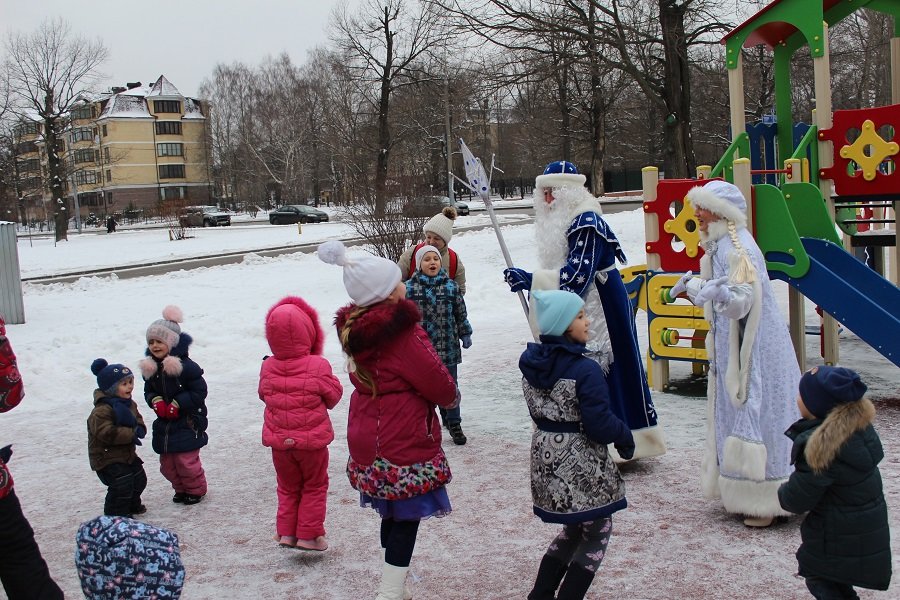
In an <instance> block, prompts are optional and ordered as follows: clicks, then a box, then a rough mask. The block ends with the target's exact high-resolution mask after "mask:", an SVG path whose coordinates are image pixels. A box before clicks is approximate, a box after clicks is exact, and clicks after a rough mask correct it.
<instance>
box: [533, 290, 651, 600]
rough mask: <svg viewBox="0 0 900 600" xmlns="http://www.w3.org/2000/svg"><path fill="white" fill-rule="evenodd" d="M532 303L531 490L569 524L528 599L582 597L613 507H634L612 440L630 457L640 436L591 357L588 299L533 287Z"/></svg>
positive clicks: (557, 519) (539, 509) (545, 514)
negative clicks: (536, 339) (620, 413)
mask: <svg viewBox="0 0 900 600" xmlns="http://www.w3.org/2000/svg"><path fill="white" fill-rule="evenodd" d="M531 302H532V306H533V309H534V311H535V313H536V315H537V324H538V328H539V330H540V332H541V336H540V340H541V343H540V344H537V343H529V344H528V347H527V348H526V350H525V352H523V353H522V356H521V358H520V359H519V369H520V370H521V371H522V375H523V378H522V387H523V389H524V392H525V402H526V403H527V404H528V411H529V412H530V413H531V418H532V420H533V421H534V423H535V427H536V428H535V431H534V433H533V434H532V438H531V495H532V498H533V500H534V514H536V515H537V516H539V517H540V518H541V519H542V520H543V521H544V522H547V523H561V524H563V530H562V531H561V532H560V533H559V535H557V536H556V539H554V540H553V542H552V543H551V544H550V547H549V548H548V550H547V552H546V554H544V558H543V559H542V560H541V566H540V568H539V569H538V575H537V580H536V581H535V584H534V588H533V589H532V590H531V593H530V594H529V595H528V600H554V599H556V600H580V599H581V598H584V595H585V594H586V593H587V590H588V588H589V587H590V586H591V582H592V581H593V579H594V575H595V573H596V572H597V569H598V568H599V567H600V563H601V561H602V560H603V556H604V554H605V552H606V546H607V544H608V543H609V538H610V535H611V534H612V513H614V512H616V511H618V510H622V509H623V508H625V507H626V506H627V502H626V500H625V484H624V482H623V481H622V476H621V475H620V474H619V469H618V467H616V464H615V462H614V461H613V459H612V457H611V456H610V454H609V451H608V450H607V446H608V445H609V444H613V445H614V447H615V449H616V451H617V452H618V453H619V455H620V456H621V457H622V458H624V459H626V460H627V459H629V458H631V457H632V455H633V454H634V439H633V437H632V435H631V431H630V430H629V429H628V426H627V425H626V424H625V423H624V422H622V421H620V420H619V419H618V418H617V417H616V416H615V415H614V414H613V412H612V410H611V409H610V406H609V387H608V386H607V383H606V378H605V377H604V375H603V370H602V368H601V367H600V365H599V364H598V363H596V362H595V361H593V360H591V359H590V358H588V357H587V356H585V353H586V352H587V349H586V346H585V344H586V343H587V341H588V337H589V332H588V325H589V321H588V319H587V317H585V314H584V301H583V300H582V299H581V298H580V297H579V296H578V295H577V294H574V293H572V292H567V291H563V290H551V291H534V292H532V294H531ZM560 582H561V584H560ZM557 587H558V588H559V592H558V595H557Z"/></svg>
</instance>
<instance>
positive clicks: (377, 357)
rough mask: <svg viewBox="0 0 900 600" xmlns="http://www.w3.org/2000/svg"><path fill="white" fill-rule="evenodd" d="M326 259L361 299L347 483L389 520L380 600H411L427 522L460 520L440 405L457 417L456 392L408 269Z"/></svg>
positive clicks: (349, 316) (331, 254)
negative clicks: (453, 513) (425, 325)
mask: <svg viewBox="0 0 900 600" xmlns="http://www.w3.org/2000/svg"><path fill="white" fill-rule="evenodd" d="M319 258H321V259H322V260H323V261H325V262H327V263H331V264H337V265H341V266H343V267H344V287H345V288H346V289H347V293H348V294H349V296H350V298H351V299H352V300H353V302H352V303H351V304H348V305H347V306H345V307H343V308H341V309H340V310H339V311H338V313H337V317H336V318H335V325H336V326H337V330H338V335H339V336H340V340H341V347H342V348H343V349H344V352H345V353H346V354H347V356H348V358H349V362H348V370H349V371H350V381H351V383H353V387H354V391H353V394H352V395H351V396H350V414H349V418H348V423H347V446H348V448H349V450H350V460H349V461H348V463H347V475H348V476H349V478H350V483H351V485H353V487H354V488H355V489H356V490H357V491H359V494H360V503H361V505H362V506H371V507H372V508H374V509H375V510H376V511H377V512H378V514H379V515H380V516H381V547H382V548H384V550H385V555H384V565H383V568H382V569H383V570H382V576H381V586H380V588H379V591H378V595H377V596H376V600H391V599H399V598H403V597H404V593H405V590H404V587H405V581H406V574H407V571H408V570H409V563H410V560H411V559H412V552H413V548H414V546H415V543H416V535H417V532H418V529H419V522H420V521H421V520H422V519H424V518H427V517H431V516H438V517H440V516H444V515H446V514H449V513H450V498H449V497H448V496H447V490H446V487H445V486H446V484H447V483H449V482H450V477H451V474H450V465H449V464H448V463H447V457H446V456H444V451H443V450H442V449H441V424H440V421H439V419H438V416H437V413H436V411H435V406H443V407H445V408H452V407H453V405H454V404H455V401H456V384H455V383H454V381H453V378H452V377H451V376H450V373H449V372H448V371H447V368H446V367H445V366H444V363H443V362H441V359H440V358H439V357H438V355H437V353H436V352H435V350H434V347H433V346H432V345H431V342H430V341H429V340H428V335H427V334H426V333H425V330H423V329H422V327H421V326H420V325H419V321H420V320H421V319H422V316H421V313H420V312H419V309H418V308H417V307H416V305H415V303H414V302H412V301H411V300H407V299H406V286H405V285H403V283H401V281H400V275H401V273H400V267H398V266H397V265H396V264H395V263H393V262H392V261H390V260H388V259H386V258H380V257H375V256H369V255H361V256H353V257H350V256H347V255H346V254H345V248H344V245H343V244H342V243H340V242H326V243H324V244H322V245H321V246H319Z"/></svg>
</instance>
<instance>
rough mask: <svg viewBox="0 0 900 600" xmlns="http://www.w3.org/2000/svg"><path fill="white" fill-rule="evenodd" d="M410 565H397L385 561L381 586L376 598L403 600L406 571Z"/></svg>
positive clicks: (380, 599) (379, 599) (381, 599)
mask: <svg viewBox="0 0 900 600" xmlns="http://www.w3.org/2000/svg"><path fill="white" fill-rule="evenodd" d="M407 571H409V567H395V566H394V565H390V564H388V563H384V566H383V567H382V571H381V586H380V587H379V588H378V595H377V596H375V600H403V590H404V587H405V586H406V572H407Z"/></svg>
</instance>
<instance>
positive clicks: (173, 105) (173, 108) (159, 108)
mask: <svg viewBox="0 0 900 600" xmlns="http://www.w3.org/2000/svg"><path fill="white" fill-rule="evenodd" d="M153 112H156V113H180V112H181V102H179V101H178V100H154V101H153Z"/></svg>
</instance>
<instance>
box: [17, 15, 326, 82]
mask: <svg viewBox="0 0 900 600" xmlns="http://www.w3.org/2000/svg"><path fill="white" fill-rule="evenodd" d="M339 3H340V0H242V1H238V0H188V1H186V2H156V3H154V2H150V3H146V2H145V3H141V2H129V1H122V0H90V1H88V2H73V1H72V0H0V36H2V38H3V40H4V41H5V39H6V36H7V33H8V32H10V31H21V32H31V31H34V30H36V29H37V28H38V27H39V26H40V24H41V22H42V21H43V20H44V19H45V18H47V17H48V16H57V15H58V16H60V17H62V18H64V19H65V20H66V21H68V23H69V24H70V25H71V27H72V32H73V33H74V34H78V35H83V36H86V37H89V38H100V39H101V40H102V41H103V43H104V45H105V46H106V47H107V49H108V50H109V59H108V60H107V62H106V64H105V65H104V68H103V72H104V74H105V75H106V78H105V79H104V85H103V86H102V89H106V88H107V87H109V86H113V85H124V84H125V83H126V82H128V81H141V82H142V83H152V82H153V81H155V80H156V78H157V77H159V76H160V75H161V74H162V75H165V76H166V78H167V79H168V80H169V81H171V82H172V83H173V84H174V85H175V86H176V87H177V88H178V89H179V90H180V91H181V93H182V94H184V95H185V96H195V95H196V94H197V88H198V87H199V85H200V82H201V81H202V80H203V79H204V78H205V77H208V76H209V75H210V74H211V73H212V70H213V67H214V66H215V65H216V64H217V63H232V62H235V61H241V62H244V63H246V64H248V65H250V66H255V65H258V64H259V63H260V62H261V61H262V59H263V58H264V57H265V56H266V55H273V56H274V55H277V54H279V53H281V52H287V53H288V54H289V55H290V57H291V59H292V60H293V61H294V63H295V64H302V63H303V62H305V61H306V56H307V51H308V50H310V49H312V48H314V47H316V46H322V45H325V44H327V42H328V21H329V15H330V13H331V10H332V8H333V7H335V6H337V5H338V4H339ZM0 50H2V48H0ZM96 91H101V90H96Z"/></svg>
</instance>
